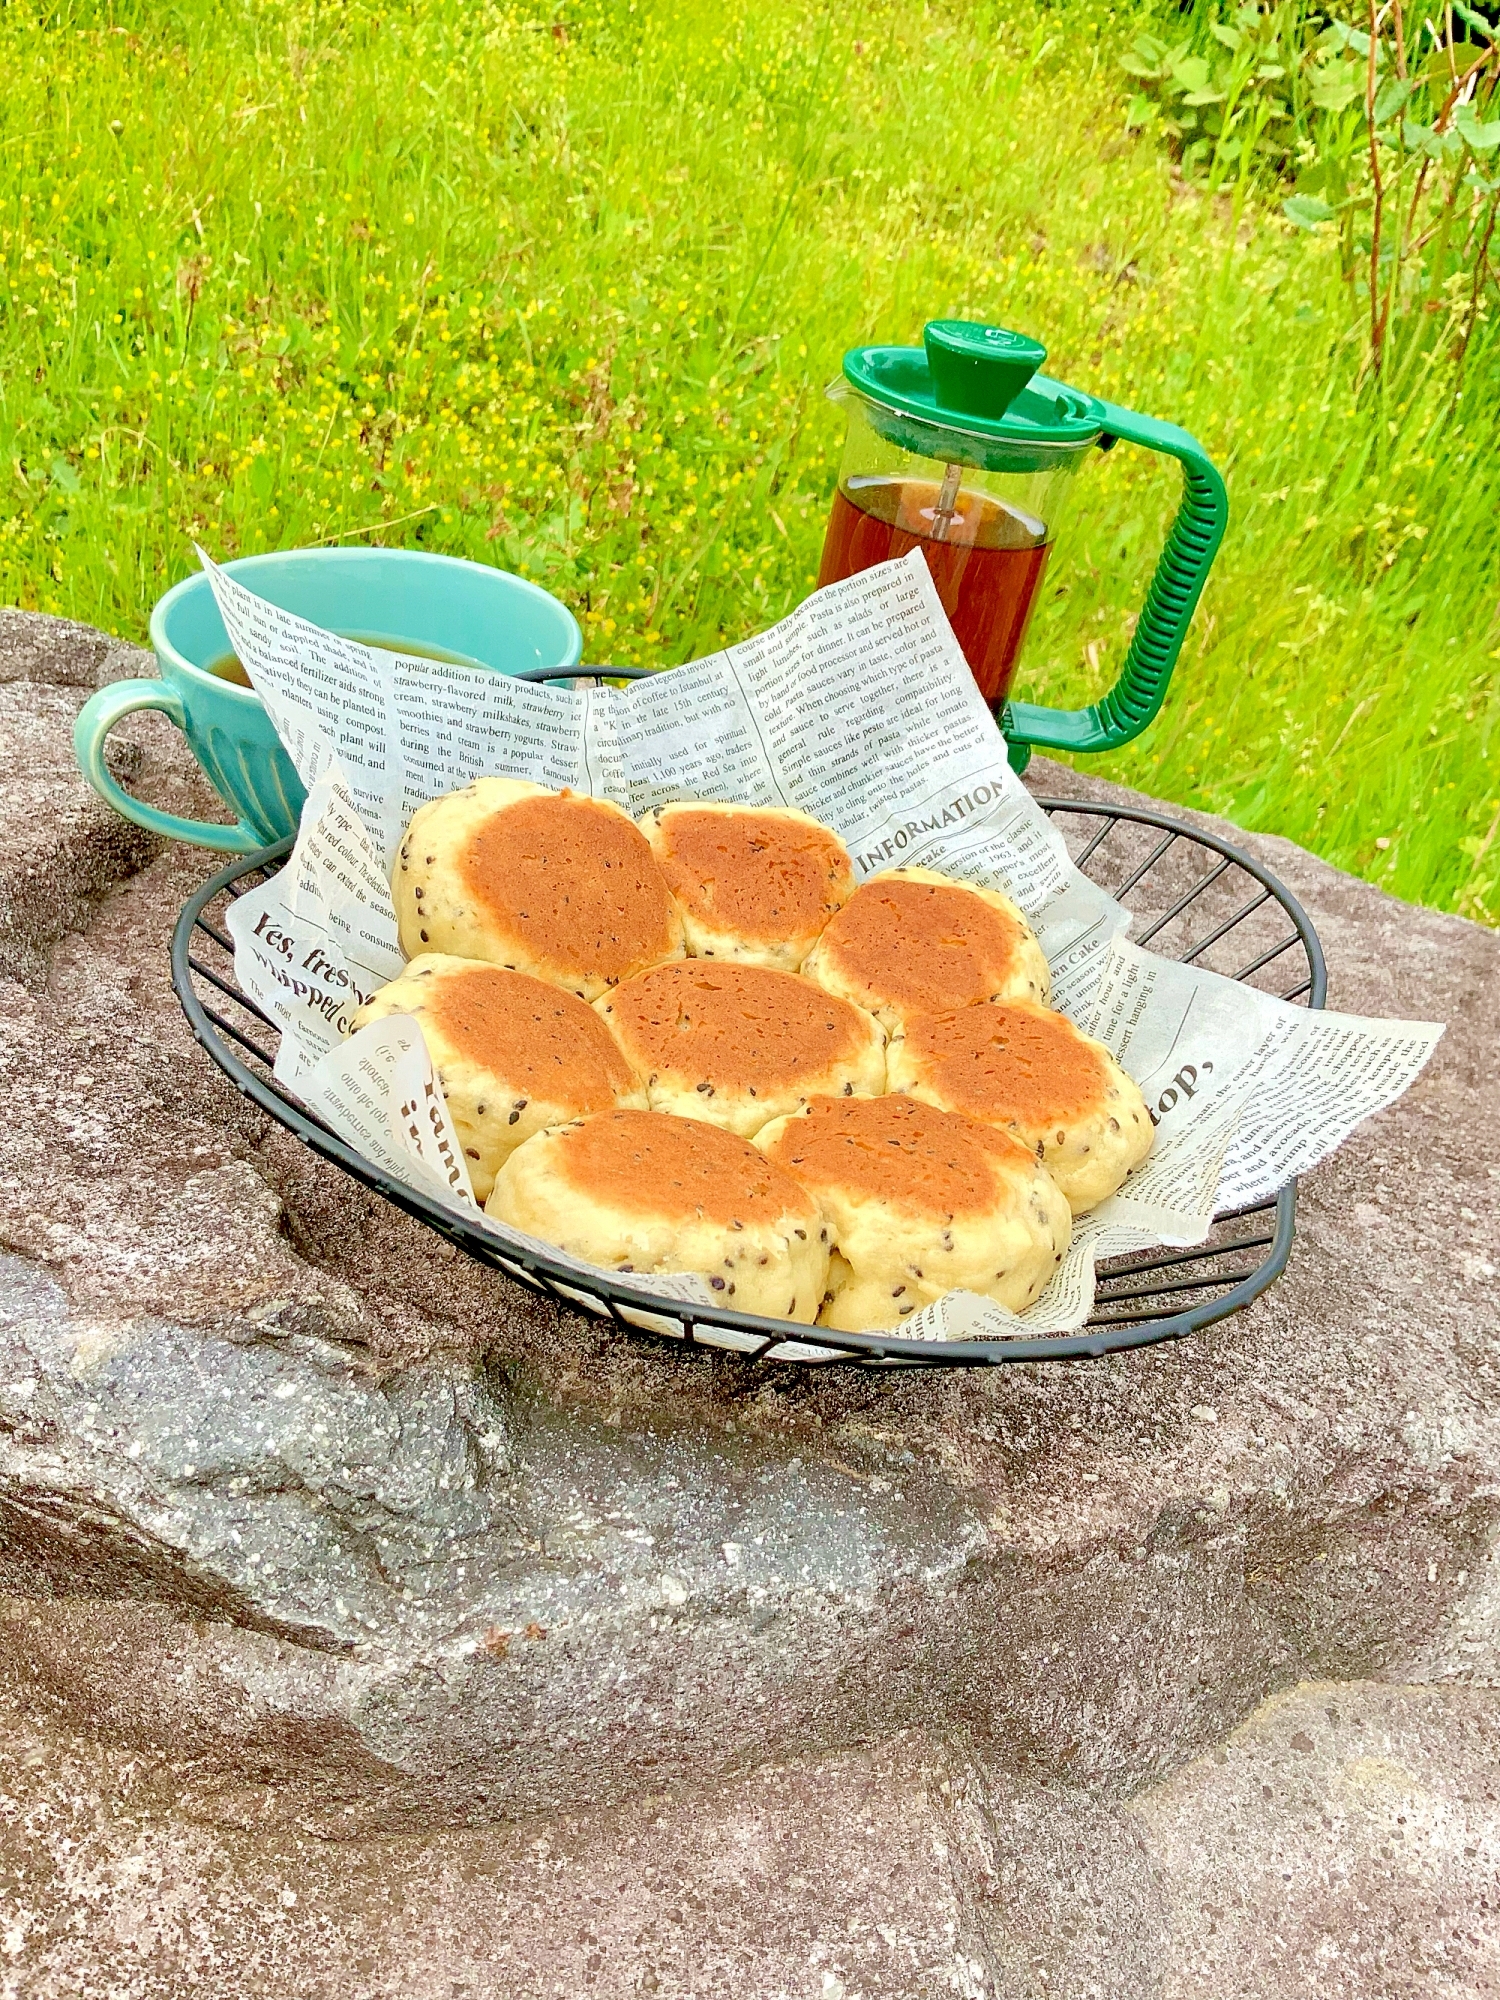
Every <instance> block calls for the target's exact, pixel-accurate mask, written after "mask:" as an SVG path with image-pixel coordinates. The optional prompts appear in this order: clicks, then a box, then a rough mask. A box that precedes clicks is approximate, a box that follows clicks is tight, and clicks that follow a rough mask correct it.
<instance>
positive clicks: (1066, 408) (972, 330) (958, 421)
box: [844, 319, 1104, 472]
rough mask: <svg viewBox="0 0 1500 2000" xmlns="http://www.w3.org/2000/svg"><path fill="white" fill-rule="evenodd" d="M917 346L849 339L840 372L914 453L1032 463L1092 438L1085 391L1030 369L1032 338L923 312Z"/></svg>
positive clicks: (1036, 466) (1041, 356) (1039, 355)
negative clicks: (871, 344)
mask: <svg viewBox="0 0 1500 2000" xmlns="http://www.w3.org/2000/svg"><path fill="white" fill-rule="evenodd" d="M922 342H923V344H922V346H921V347H852V348H851V349H850V350H849V352H848V353H847V354H846V355H845V356H844V376H845V379H846V380H847V381H848V383H849V385H850V386H851V388H854V389H857V390H858V391H859V393H860V395H861V396H863V397H864V398H865V400H866V402H867V403H868V404H869V405H871V408H870V411H869V415H870V420H871V422H872V423H873V424H874V425H875V428H876V429H877V430H878V431H879V432H880V434H881V436H882V437H887V438H889V439H890V441H891V442H892V444H895V445H898V446H899V447H900V448H901V449H902V450H903V451H910V452H915V453H916V454H917V455H918V456H919V457H921V458H931V459H942V460H945V461H958V462H962V463H964V464H968V465H977V466H980V467H982V468H983V469H984V470H985V471H988V472H1040V471H1045V470H1046V469H1047V468H1048V467H1049V466H1052V465H1055V464H1056V463H1057V461H1058V459H1059V458H1060V457H1066V456H1067V455H1069V454H1070V453H1073V452H1077V451H1083V450H1086V449H1087V448H1088V446H1090V445H1092V444H1096V443H1097V442H1098V440H1099V436H1100V433H1101V431H1102V430H1103V427H1104V426H1103V416H1102V412H1101V411H1100V408H1099V405H1098V404H1097V403H1096V402H1095V401H1094V398H1093V397H1092V396H1086V395H1084V394H1083V393H1082V392H1081V391H1080V390H1077V389H1070V388H1069V387H1068V385H1067V384H1066V383H1065V382H1054V381H1052V380H1050V379H1049V378H1048V377H1047V376H1045V375H1039V374H1038V373H1037V370H1038V369H1039V368H1040V367H1041V365H1042V363H1043V362H1044V361H1045V360H1046V358H1047V350H1046V348H1045V347H1043V346H1042V344H1041V342H1040V341H1038V340H1032V339H1030V338H1028V336H1027V335H1026V334H1024V333H1012V332H1010V330H1009V329H1008V328H1006V327H1003V326H981V325H979V324H978V323H977V322H976V321H974V320H965V319H934V320H929V321H928V323H927V325H926V327H925V328H924V329H923V332H922Z"/></svg>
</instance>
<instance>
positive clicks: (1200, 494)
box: [1000, 403, 1229, 750]
mask: <svg viewBox="0 0 1500 2000" xmlns="http://www.w3.org/2000/svg"><path fill="white" fill-rule="evenodd" d="M1099 407H1100V409H1101V410H1102V411H1103V414H1104V434H1103V437H1102V438H1101V440H1100V442H1101V443H1102V444H1103V445H1104V446H1105V448H1106V449H1108V447H1109V446H1110V445H1112V444H1113V443H1114V442H1115V440H1116V439H1117V438H1123V439H1124V440H1125V442H1126V443H1127V444H1138V445H1144V447H1145V448H1146V450H1147V451H1160V452H1165V453H1166V455H1167V456H1168V457H1169V458H1175V459H1177V460H1178V461H1179V462H1180V463H1181V466H1182V500H1181V502H1180V503H1179V505H1178V508H1177V518H1176V519H1175V520H1174V521H1173V523H1172V529H1171V532H1170V534H1169V535H1168V536H1167V542H1166V547H1165V548H1164V549H1163V550H1162V552H1161V555H1160V557H1159V559H1158V561H1157V565H1156V574H1155V576H1153V577H1152V579H1151V588H1150V589H1149V590H1148V591H1147V593H1146V602H1145V606H1144V608H1143V609H1142V612H1141V616H1140V621H1139V623H1138V624H1137V625H1136V628H1135V631H1134V633H1133V634H1132V636H1131V641H1130V650H1129V652H1128V653H1127V654H1126V655H1125V665H1124V666H1123V667H1122V668H1121V670H1120V678H1119V679H1118V680H1117V681H1116V682H1115V684H1114V686H1113V687H1112V688H1111V689H1110V691H1109V693H1108V694H1107V695H1105V696H1104V697H1103V698H1102V699H1101V700H1099V701H1096V702H1093V703H1091V705H1090V706H1089V707H1088V708H1071V709H1063V708H1042V707H1040V706H1039V705H1038V704H1036V703H1034V702H1029V701H1011V702H1007V703H1006V705H1005V710H1004V713H1003V715H1002V717H1001V725H1000V726H1001V728H1002V729H1003V730H1004V732H1005V734H1006V736H1007V737H1008V738H1009V739H1010V740H1011V741H1012V742H1014V743H1016V744H1026V745H1028V746H1034V747H1035V748H1037V749H1039V750H1114V749H1117V748H1118V747H1119V746H1120V744H1122V743H1128V742H1129V741H1130V739H1131V738H1132V737H1133V736H1139V735H1140V733H1141V731H1142V730H1143V729H1144V728H1145V727H1146V726H1147V724H1148V723H1150V722H1152V721H1153V720H1154V719H1155V717H1156V714H1157V711H1158V710H1159V709H1160V707H1161V705H1162V702H1163V701H1164V700H1165V699H1166V693H1167V684H1168V682H1169V681H1170V680H1171V678H1172V669H1173V668H1174V667H1175V666H1176V665H1177V655H1178V654H1179V653H1180V652H1181V651H1182V642H1183V640H1184V639H1185V638H1186V637H1187V629H1188V626H1189V625H1190V624H1191V622H1192V617H1193V613H1194V611H1195V610H1196V609H1197V608H1198V599H1199V598H1200V597H1201V596H1202V595H1203V586H1204V584H1205V583H1206V582H1207V580H1208V572H1209V570H1210V568H1211V567H1212V565H1213V559H1214V557H1215V556H1216V555H1217V554H1218V552H1219V544H1220V543H1221V542H1222V541H1223V539H1224V529H1225V527H1226V526H1227V524H1228V521H1229V496H1228V494H1227V493H1226V492H1225V491H1224V481H1223V480H1222V478H1221V477H1220V476H1219V471H1218V468H1217V467H1216V466H1215V465H1214V464H1213V463H1212V462H1211V461H1210V459H1209V458H1208V455H1207V454H1206V453H1205V451H1204V449H1203V447H1202V445H1201V444H1199V442H1198V440H1197V439H1196V438H1195V437H1193V436H1191V435H1190V434H1189V433H1188V432H1187V431H1185V430H1180V429H1179V428H1178V427H1177V425H1176V424H1164V423H1161V422H1159V421H1158V419H1157V418H1155V417H1143V416H1139V415H1138V414H1137V413H1136V412H1135V411H1134V410H1122V409H1121V408H1120V407H1119V405H1118V404H1117V403H1101V404H1100V406H1099Z"/></svg>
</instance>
